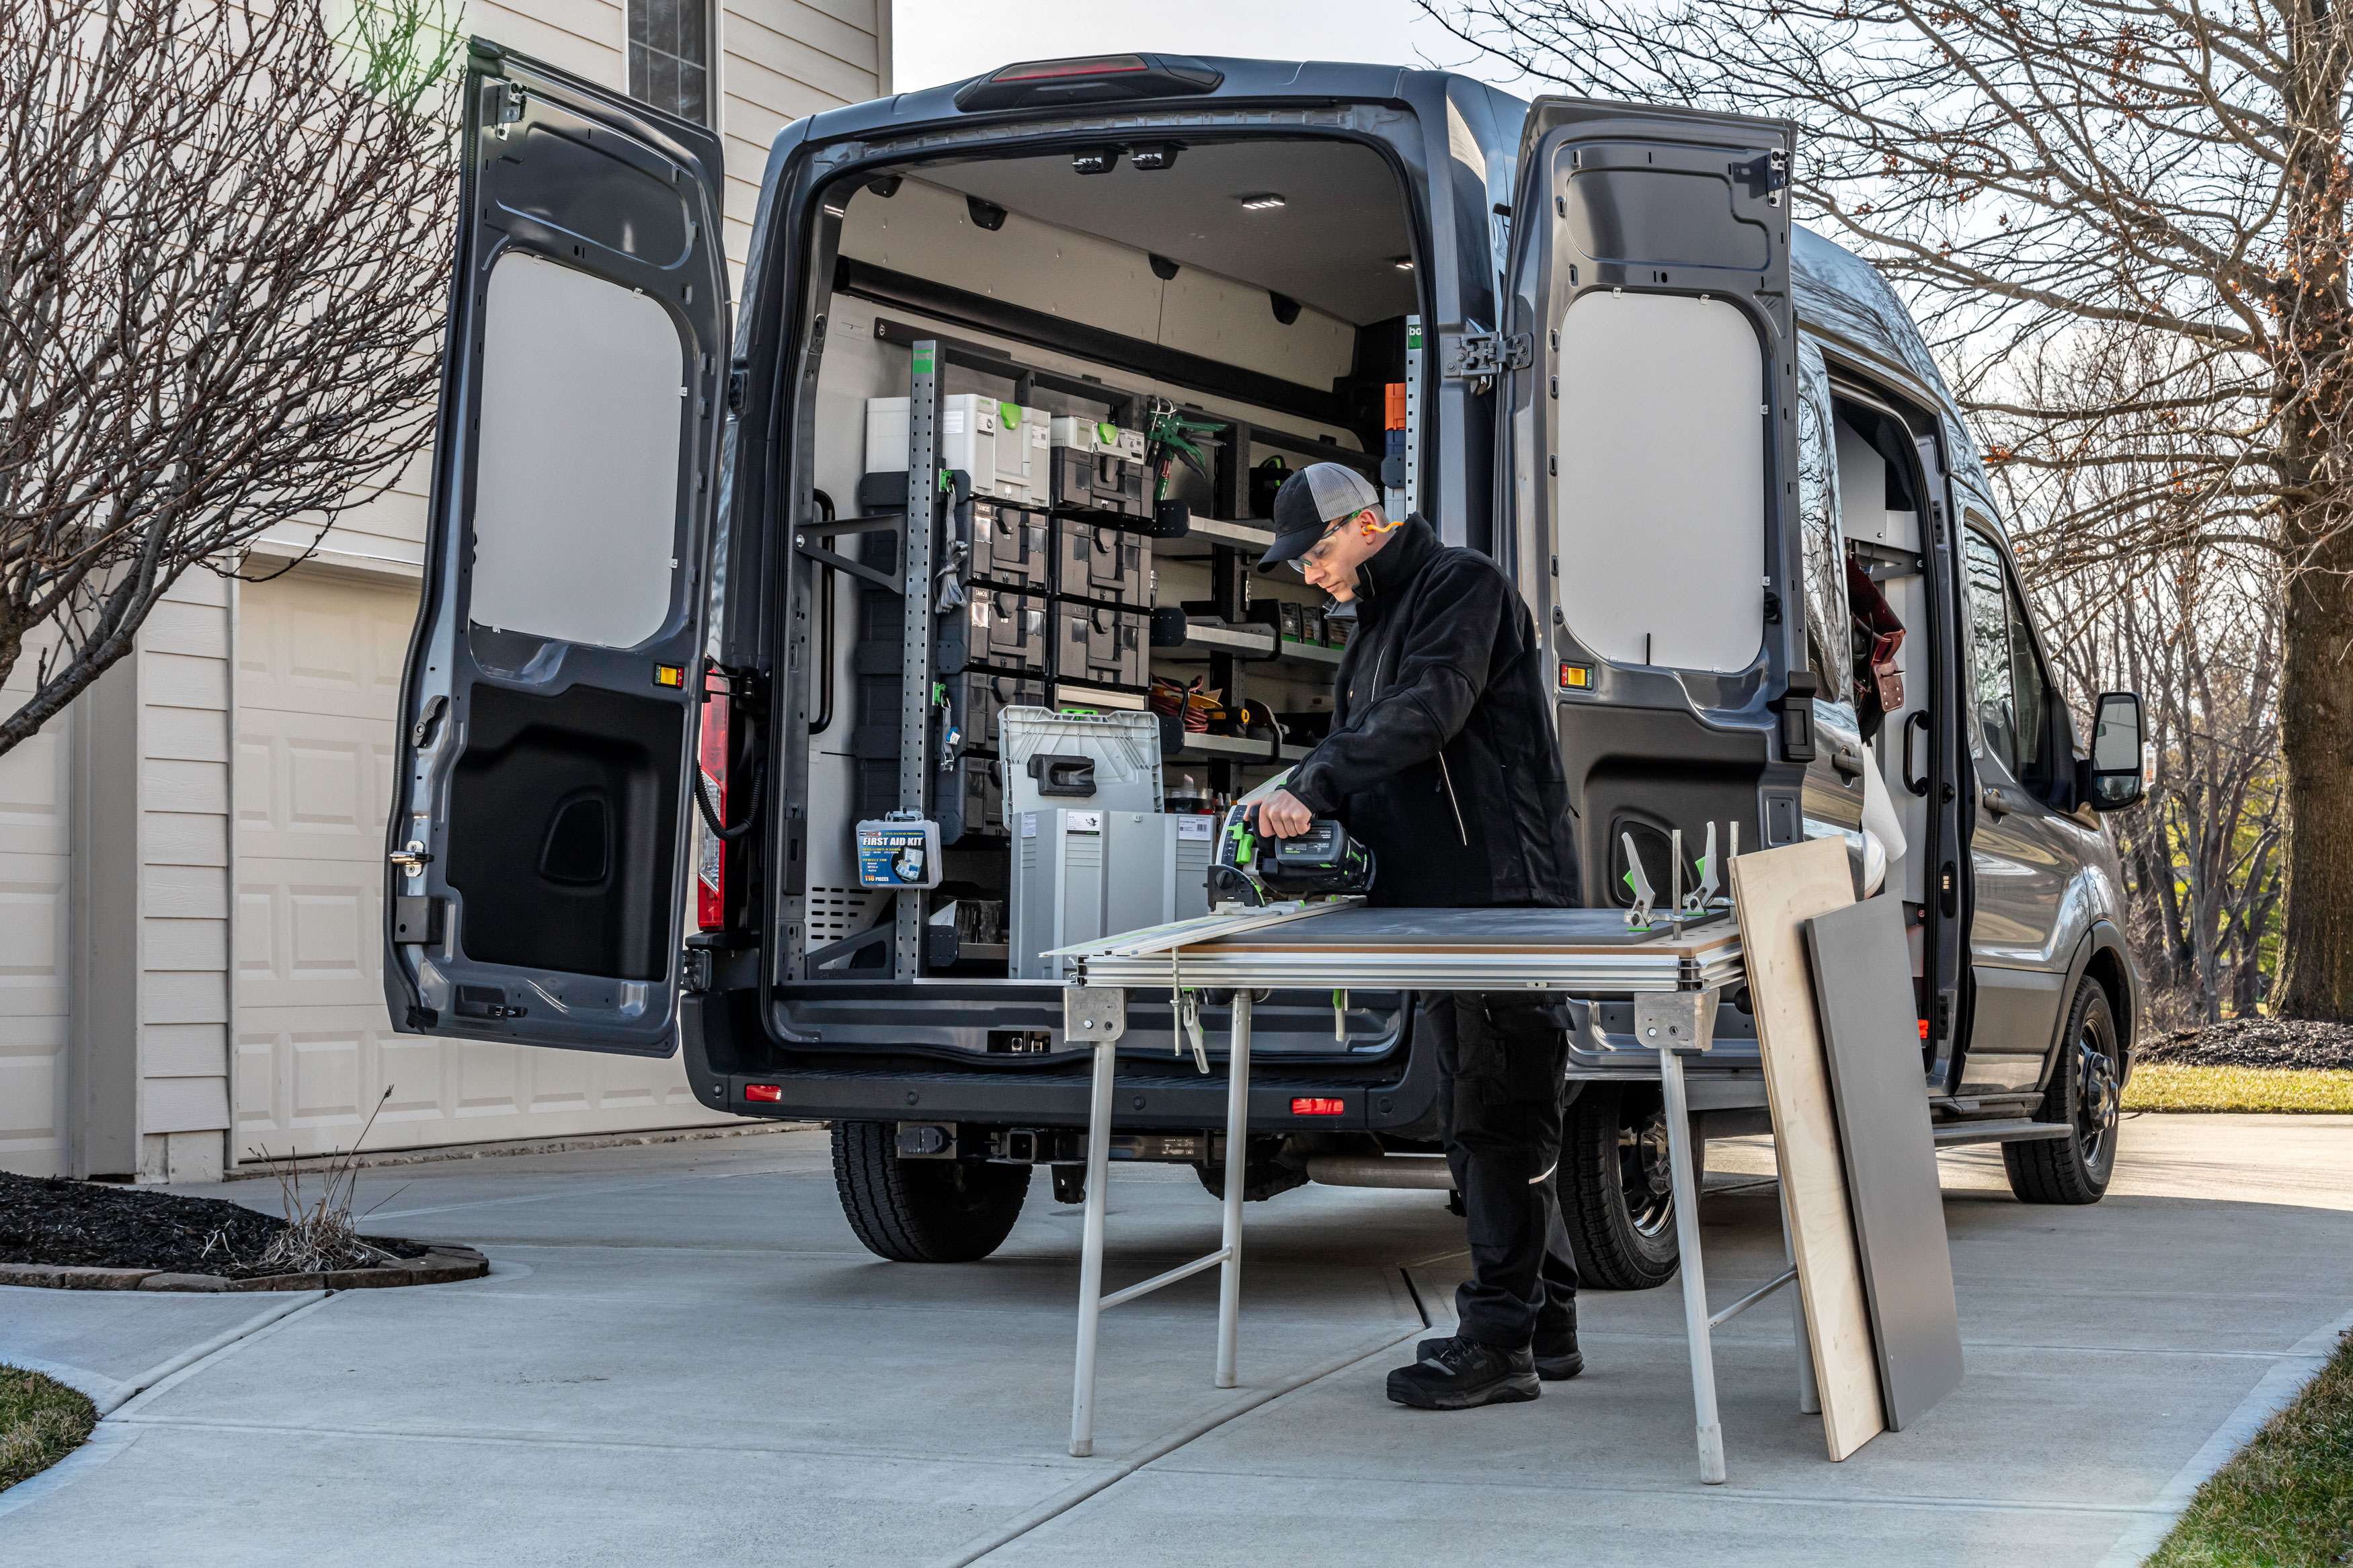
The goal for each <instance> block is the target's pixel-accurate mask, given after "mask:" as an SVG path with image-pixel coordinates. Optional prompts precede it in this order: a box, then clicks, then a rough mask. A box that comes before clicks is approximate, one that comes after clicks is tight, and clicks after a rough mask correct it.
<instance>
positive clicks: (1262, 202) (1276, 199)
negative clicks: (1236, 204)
mask: <svg viewBox="0 0 2353 1568" xmlns="http://www.w3.org/2000/svg"><path fill="white" fill-rule="evenodd" d="M1241 203H1242V211H1244V212H1246V213H1262V212H1272V211H1273V210H1274V209H1275V208H1276V207H1279V206H1281V205H1282V197H1281V196H1279V195H1275V194H1274V193H1273V192H1272V191H1268V192H1266V193H1265V194H1264V195H1255V196H1244V197H1242V198H1241Z"/></svg>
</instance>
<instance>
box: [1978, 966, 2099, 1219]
mask: <svg viewBox="0 0 2353 1568" xmlns="http://www.w3.org/2000/svg"><path fill="white" fill-rule="evenodd" d="M2063 1039H2065V1040H2066V1042H2067V1044H2066V1046H2065V1047H2063V1048H2062V1050H2061V1053H2060V1058H2059V1061H2058V1065H2056V1066H2055V1067H2053V1068H2052V1069H2051V1087H2050V1088H2049V1089H2045V1090H2044V1091H2043V1093H2042V1108H2041V1109H2040V1110H2038V1111H2037V1112H2036V1113H2035V1119H2036V1120H2037V1121H2064V1122H2066V1123H2067V1124H2068V1125H2069V1126H2071V1127H2073V1129H2074V1130H2075V1131H2074V1133H2073V1136H2072V1137H2067V1138H2040V1139H2036V1140H2035V1141H2034V1142H2029V1143H2005V1144H2003V1145H2002V1146H2001V1163H2002V1166H2003V1168H2004V1169H2006V1170H2007V1171H2008V1172H2009V1173H2010V1191H2011V1192H2012V1193H2014V1194H2017V1195H2018V1201H2019V1202H2020V1203H2022V1204H2095V1203H2098V1202H2099V1201H2100V1199H2101V1198H2102V1197H2103V1196H2105V1194H2106V1193H2107V1190H2108V1179H2109V1178H2110V1177H2112V1176H2114V1175H2115V1174H2116V1124H2117V1122H2118V1121H2119V1120H2120V1117H2119V1114H2118V1112H2119V1109H2120V1107H2121V1105H2122V1103H2123V1100H2124V1094H2123V1090H2122V1089H2121V1088H2120V1087H2119V1085H2118V1081H2117V1080H2118V1079H2120V1078H2121V1077H2122V1076H2123V1075H2122V1072H2121V1070H2120V1067H2119V1064H2120V1063H2121V1061H2122V1060H2123V1053H2122V1052H2121V1051H2119V1050H2118V1049H2117V1048H2116V1014H2115V1013H2114V1012H2113V1011H2112V1010H2111V1009H2110V1008H2109V1006H2108V994H2107V992H2106V991H2105V989H2103V988H2102V986H2101V984H2100V983H2099V982H2098V981H2096V980H2094V979H2093V978H2092V977H2091V976H2090V975H2088V974H2087V975H2085V976H2084V979H2083V981H2082V983H2081V984H2078V985H2077V986H2076V987H2075V1005H2073V1006H2072V1007H2070V1008H2069V1009H2068V1010H2067V1033H2066V1034H2065V1035H2064V1036H2063Z"/></svg>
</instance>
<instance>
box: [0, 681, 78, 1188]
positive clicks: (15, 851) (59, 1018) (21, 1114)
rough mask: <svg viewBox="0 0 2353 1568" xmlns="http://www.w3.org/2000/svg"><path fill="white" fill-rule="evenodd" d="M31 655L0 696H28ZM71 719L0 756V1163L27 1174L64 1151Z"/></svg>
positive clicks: (44, 1169) (45, 1168)
mask: <svg viewBox="0 0 2353 1568" xmlns="http://www.w3.org/2000/svg"><path fill="white" fill-rule="evenodd" d="M38 657H39V649H38V647H27V648H26V650H25V653H24V656H23V658H20V659H19V660H18V662H17V666H16V669H15V670H13V671H11V672H10V674H9V677H8V684H7V685H6V687H5V688H0V702H5V703H6V704H8V706H9V707H11V708H14V707H15V706H16V704H17V703H20V702H22V701H23V700H25V699H26V697H27V696H29V695H30V694H31V692H32V689H33V679H32V678H33V666H34V663H35V661H36V660H37V658H38ZM75 718H76V715H75V714H74V713H72V712H67V713H65V714H62V715H60V716H59V717H58V718H57V719H55V720H52V721H50V723H49V724H48V726H47V728H46V729H44V730H42V731H41V732H40V733H39V734H37V735H35V736H33V737H32V738H31V739H30V740H28V741H26V742H23V743H21V744H20V745H18V746H17V747H16V749H15V750H14V751H11V752H9V753H8V754H7V755H6V756H0V1170H5V1171H18V1172H23V1173H27V1174H34V1175H47V1174H49V1173H51V1172H53V1171H57V1170H60V1169H62V1168H64V1163H65V1162H66V1161H67V1160H68V1159H69V1157H70V1150H69V1126H70V1117H69V1109H68V1108H69V1095H70V1081H69V1057H68V1053H67V1048H66V1043H67V1036H68V1029H69V1022H70V1019H71V1016H72V1014H71V1009H70V1005H69V995H70V990H71V981H72V970H71V954H72V952H73V946H74V939H73V925H72V911H73V901H72V899H71V897H70V893H69V889H70V887H71V883H72V879H73V795H74V790H73V779H74V770H73V741H74V723H75Z"/></svg>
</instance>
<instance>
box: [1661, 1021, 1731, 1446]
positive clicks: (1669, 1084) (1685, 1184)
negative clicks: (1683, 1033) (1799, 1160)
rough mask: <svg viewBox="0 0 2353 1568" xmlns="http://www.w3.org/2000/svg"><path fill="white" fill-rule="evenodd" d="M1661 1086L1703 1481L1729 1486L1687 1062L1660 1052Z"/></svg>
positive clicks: (1684, 1317) (1684, 1325) (1668, 1167)
mask: <svg viewBox="0 0 2353 1568" xmlns="http://www.w3.org/2000/svg"><path fill="white" fill-rule="evenodd" d="M1659 1087H1660V1089H1661V1090H1662V1092H1663V1094H1664V1096H1665V1099H1666V1111H1667V1173H1668V1177H1669V1180H1670V1181H1671V1182H1672V1184H1673V1187H1674V1196H1675V1247H1676V1250H1677V1251H1678V1253H1680V1254H1681V1263H1680V1272H1681V1273H1682V1275H1683V1328H1684V1331H1685V1332H1686V1333H1688V1334H1689V1335H1690V1337H1691V1368H1692V1407H1693V1410H1694V1413H1695V1414H1696V1415H1697V1417H1698V1426H1699V1434H1698V1436H1699V1479H1701V1480H1703V1481H1705V1482H1706V1483H1707V1484H1708V1485H1710V1486H1720V1485H1722V1484H1723V1482H1724V1426H1723V1424H1722V1423H1721V1422H1720V1421H1719V1420H1718V1419H1717V1418H1716V1412H1715V1345H1714V1342H1713V1340H1712V1339H1711V1337H1710V1332H1709V1330H1708V1326H1707V1316H1708V1314H1707V1271H1706V1269H1705V1268H1704V1267H1703V1266H1702V1264H1701V1261H1700V1250H1699V1184H1698V1183H1697V1182H1696V1181H1694V1180H1693V1179H1692V1152H1691V1136H1692V1133H1691V1098H1690V1096H1689V1095H1687V1094H1686V1093H1684V1091H1683V1058H1680V1057H1678V1056H1676V1055H1675V1053H1674V1052H1673V1050H1672V1049H1668V1050H1662V1051H1661V1052H1660V1053H1659Z"/></svg>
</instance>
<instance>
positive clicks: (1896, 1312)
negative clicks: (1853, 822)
mask: <svg viewBox="0 0 2353 1568" xmlns="http://www.w3.org/2000/svg"><path fill="white" fill-rule="evenodd" d="M1806 945H1807V947H1808V948H1809V950H1810V952H1812V954H1813V960H1814V1003H1815V1007H1816V1011H1817V1014H1818V1016H1820V1019H1821V1025H1822V1043H1823V1045H1824V1046H1825V1047H1827V1049H1828V1055H1829V1058H1830V1068H1831V1088H1832V1089H1835V1090H1836V1091H1837V1096H1838V1125H1839V1139H1840V1142H1841V1146H1842V1147H1843V1148H1844V1150H1845V1152H1846V1188H1847V1198H1848V1201H1849V1202H1850V1203H1852V1205H1853V1206H1854V1237H1855V1244H1856V1246H1857V1247H1858V1248H1859V1249H1860V1250H1861V1253H1862V1290H1863V1299H1864V1300H1866V1301H1868V1302H1869V1303H1870V1306H1871V1340H1872V1343H1873V1345H1874V1346H1875V1347H1876V1348H1877V1350H1878V1353H1879V1392H1880V1394H1881V1396H1882V1397H1883V1399H1884V1400H1885V1402H1886V1405H1887V1425H1888V1426H1891V1427H1893V1428H1894V1430H1896V1431H1898V1432H1901V1431H1903V1430H1904V1428H1905V1427H1906V1426H1910V1425H1911V1424H1912V1423H1913V1422H1915V1421H1916V1420H1918V1419H1919V1418H1920V1417H1921V1416H1922V1415H1926V1414H1927V1412H1928V1410H1929V1408H1930V1407H1931V1406H1933V1405H1935V1404H1936V1402H1937V1401H1938V1400H1940V1399H1942V1398H1944V1397H1945V1395H1947V1394H1950V1393H1952V1392H1953V1390H1955V1389H1956V1388H1958V1387H1959V1386H1960V1385H1961V1325H1960V1321H1959V1318H1958V1316H1957V1313H1956V1311H1955V1308H1954V1302H1953V1254H1952V1248H1951V1246H1950V1244H1948V1243H1947V1241H1946V1239H1945V1202H1944V1194H1943V1193H1942V1191H1941V1190H1940V1189H1939V1187H1938V1185H1937V1181H1936V1134H1935V1133H1934V1132H1933V1131H1931V1130H1930V1129H1929V1126H1928V1097H1927V1096H1926V1094H1924V1093H1922V1092H1921V1087H1920V1077H1921V1062H1920V1037H1919V1033H1918V1025H1919V1022H1920V1019H1919V1014H1918V1011H1917V1005H1916V1003H1915V1000H1914V997H1913V994H1912V953H1911V950H1910V947H1909V946H1908V944H1907V943H1906V942H1905V940H1904V909H1903V905H1902V904H1901V903H1899V902H1898V901H1897V900H1894V899H1892V898H1877V899H1870V900H1865V901H1864V902H1862V903H1860V904H1850V905H1848V906H1847V907H1846V908H1845V909H1842V910H1831V912H1830V913H1829V914H1826V915H1817V916H1815V917H1814V918H1813V919H1812V920H1810V921H1807V922H1806Z"/></svg>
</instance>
